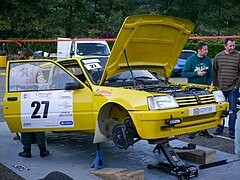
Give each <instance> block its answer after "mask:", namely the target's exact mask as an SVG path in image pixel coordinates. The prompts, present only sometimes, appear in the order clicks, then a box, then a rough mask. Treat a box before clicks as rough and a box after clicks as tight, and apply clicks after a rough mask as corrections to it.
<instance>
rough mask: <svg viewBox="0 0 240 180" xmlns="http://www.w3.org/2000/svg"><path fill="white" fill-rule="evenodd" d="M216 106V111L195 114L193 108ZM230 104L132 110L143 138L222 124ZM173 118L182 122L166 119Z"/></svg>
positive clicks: (173, 134)
mask: <svg viewBox="0 0 240 180" xmlns="http://www.w3.org/2000/svg"><path fill="white" fill-rule="evenodd" d="M209 106H213V107H214V106H215V109H214V112H208V113H206V114H197V115H195V114H194V113H193V112H192V110H193V109H198V108H200V109H201V108H202V109H204V108H205V107H209ZM228 106H229V104H228V103H227V102H224V103H222V104H216V103H214V104H207V105H201V106H191V107H183V108H175V109H167V110H157V111H130V112H129V114H130V116H131V117H132V120H133V122H134V125H135V127H136V129H137V132H138V134H139V136H140V137H141V138H142V139H158V138H165V137H170V136H175V135H181V134H185V133H190V132H196V131H199V130H203V129H208V128H214V127H216V126H217V125H218V124H221V123H222V121H223V119H224V117H225V116H226V112H227V109H228ZM171 119H177V120H178V119H179V120H181V123H180V124H176V125H169V124H168V123H166V121H168V120H171Z"/></svg>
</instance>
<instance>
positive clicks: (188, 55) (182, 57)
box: [179, 51, 195, 59]
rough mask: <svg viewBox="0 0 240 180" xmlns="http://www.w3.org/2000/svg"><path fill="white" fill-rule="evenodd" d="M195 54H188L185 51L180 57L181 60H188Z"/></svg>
mask: <svg viewBox="0 0 240 180" xmlns="http://www.w3.org/2000/svg"><path fill="white" fill-rule="evenodd" d="M193 54H195V52H188V51H183V52H182V54H181V55H180V57H179V59H187V58H189V57H190V56H192V55H193Z"/></svg>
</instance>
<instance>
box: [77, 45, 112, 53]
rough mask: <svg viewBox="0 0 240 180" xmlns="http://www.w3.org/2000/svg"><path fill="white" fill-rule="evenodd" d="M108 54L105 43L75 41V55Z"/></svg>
mask: <svg viewBox="0 0 240 180" xmlns="http://www.w3.org/2000/svg"><path fill="white" fill-rule="evenodd" d="M109 54H110V52H109V49H108V47H107V45H105V44H102V43H77V55H79V56H86V55H87V56H90V55H99V56H108V55H109Z"/></svg>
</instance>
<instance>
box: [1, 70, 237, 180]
mask: <svg viewBox="0 0 240 180" xmlns="http://www.w3.org/2000/svg"><path fill="white" fill-rule="evenodd" d="M178 80H180V81H185V80H184V79H181V78H180V79H176V78H174V79H172V81H178ZM4 91H5V76H4V75H2V74H1V75H0V122H4V121H5V120H4V116H3V109H2V99H3V96H4ZM213 131H214V129H209V132H211V133H212V132H213ZM11 136H12V137H13V134H11ZM188 136H189V135H183V136H180V137H178V139H179V140H180V141H181V142H187V143H188V142H191V143H195V144H197V145H199V146H201V147H206V148H210V149H215V150H217V151H219V153H220V154H221V155H220V158H226V157H228V156H229V157H232V155H234V140H232V139H230V138H228V131H227V128H225V130H224V134H223V136H214V137H213V138H212V139H209V138H205V137H202V136H199V135H198V134H197V135H196V136H195V138H194V139H189V138H188ZM12 137H10V138H12ZM0 139H1V137H0ZM80 139H82V138H80ZM75 140H76V136H75V137H74V136H69V135H63V136H59V135H50V136H48V142H50V145H51V143H53V144H57V145H60V146H61V144H64V143H65V145H66V146H69V147H67V148H70V146H71V148H72V147H73V146H79V145H77V144H75V143H78V142H77V141H76V142H75V143H74V141H75ZM14 143H16V142H14ZM17 144H18V145H17V146H16V149H14V152H13V154H12V156H14V154H16V157H17V153H18V152H19V151H21V144H20V142H17ZM18 147H19V148H18ZM80 148H82V147H80ZM137 148H138V145H137ZM138 150H139V149H138ZM53 151H54V150H53ZM140 152H142V150H140ZM219 153H218V154H219ZM124 154H125V155H124V156H128V157H129V156H131V155H134V150H133V151H130V152H129V153H127V152H125V153H124ZM222 154H223V155H222ZM0 156H1V154H0ZM115 156H116V155H115ZM17 158H18V157H17ZM141 158H144V156H142V157H140V158H139V160H140V159H141ZM218 158H219V157H218ZM130 160H131V158H130ZM132 160H133V159H132ZM133 161H136V159H134V160H133ZM5 164H6V163H2V164H1V161H0V179H11V180H14V179H26V177H23V176H21V175H19V174H21V173H18V172H17V171H14V170H13V169H12V168H9V167H6V166H5ZM238 166H239V164H238ZM230 169H231V168H230ZM233 169H234V168H233ZM228 170H229V168H228ZM222 171H224V169H220V170H219V172H222ZM234 173H235V174H236V171H234ZM208 174H211V171H209V172H208ZM237 175H240V173H239V174H238V173H237ZM147 177H151V178H149V179H155V178H154V176H152V175H148V176H147ZM202 177H206V178H207V179H212V178H210V177H211V176H206V175H204V176H202ZM236 177H237V176H236ZM146 179H147V178H146ZM164 179H165V178H164ZM166 179H169V178H168V177H167V176H166ZM200 179H201V178H200ZM213 179H215V178H213ZM219 179H225V178H224V177H223V176H221V177H219ZM231 179H238V178H231Z"/></svg>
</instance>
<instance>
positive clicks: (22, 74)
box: [10, 48, 49, 158]
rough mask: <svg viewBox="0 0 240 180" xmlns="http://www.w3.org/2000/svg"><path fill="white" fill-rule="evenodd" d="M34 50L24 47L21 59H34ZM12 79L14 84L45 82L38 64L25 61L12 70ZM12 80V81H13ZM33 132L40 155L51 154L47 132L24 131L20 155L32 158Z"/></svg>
mask: <svg viewBox="0 0 240 180" xmlns="http://www.w3.org/2000/svg"><path fill="white" fill-rule="evenodd" d="M33 56H34V54H33V52H32V50H31V49H28V48H24V49H22V51H21V53H20V59H23V60H27V59H33ZM10 80H11V81H12V84H14V83H17V82H20V83H22V84H31V83H45V79H44V76H43V74H42V72H41V71H40V68H39V67H38V66H35V65H32V64H30V63H24V64H22V65H18V66H16V67H13V68H11V70H10ZM11 81H10V82H11ZM33 134H35V135H36V140H37V143H38V147H39V150H40V156H41V157H45V156H47V155H49V151H48V150H47V149H46V143H45V141H46V137H45V132H36V133H31V132H22V133H21V143H22V145H23V152H20V153H18V155H19V156H22V157H27V158H31V157H32V154H31V142H32V136H33Z"/></svg>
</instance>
